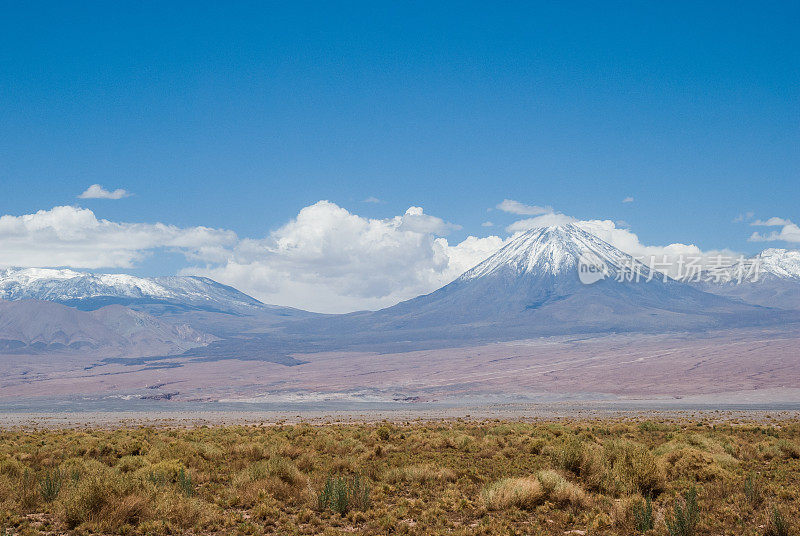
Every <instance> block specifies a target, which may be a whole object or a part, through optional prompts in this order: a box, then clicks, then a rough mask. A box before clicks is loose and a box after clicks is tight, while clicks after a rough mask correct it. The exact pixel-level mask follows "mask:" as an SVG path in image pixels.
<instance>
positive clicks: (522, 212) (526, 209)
mask: <svg viewBox="0 0 800 536" xmlns="http://www.w3.org/2000/svg"><path fill="white" fill-rule="evenodd" d="M496 208H498V209H500V210H502V211H503V212H508V213H509V214H517V215H519V216H538V215H539V214H548V213H550V212H553V208H552V207H539V206H536V205H526V204H524V203H520V202H519V201H514V200H513V199H504V200H503V202H502V203H499V204H498V205H497V207H496Z"/></svg>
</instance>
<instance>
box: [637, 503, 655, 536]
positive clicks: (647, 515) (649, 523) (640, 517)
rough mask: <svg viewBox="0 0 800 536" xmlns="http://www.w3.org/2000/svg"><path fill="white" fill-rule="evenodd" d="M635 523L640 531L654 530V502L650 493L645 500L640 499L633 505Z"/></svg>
mask: <svg viewBox="0 0 800 536" xmlns="http://www.w3.org/2000/svg"><path fill="white" fill-rule="evenodd" d="M633 525H634V527H635V528H636V530H637V531H639V532H647V531H648V530H653V526H654V525H655V523H654V522H653V502H652V501H651V500H650V495H648V496H647V497H645V500H644V501H639V502H638V503H636V504H634V505H633Z"/></svg>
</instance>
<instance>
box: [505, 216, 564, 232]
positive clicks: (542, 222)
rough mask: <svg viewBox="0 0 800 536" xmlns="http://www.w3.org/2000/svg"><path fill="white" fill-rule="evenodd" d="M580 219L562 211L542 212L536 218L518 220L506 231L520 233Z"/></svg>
mask: <svg viewBox="0 0 800 536" xmlns="http://www.w3.org/2000/svg"><path fill="white" fill-rule="evenodd" d="M576 221H578V220H577V219H575V218H573V217H572V216H567V215H566V214H560V213H550V214H542V215H541V216H536V217H535V218H526V219H524V220H517V221H515V222H514V223H512V224H511V225H509V226H508V227H506V231H508V232H509V233H520V232H523V231H527V230H529V229H536V228H538V227H551V226H554V225H566V224H568V223H575V222H576Z"/></svg>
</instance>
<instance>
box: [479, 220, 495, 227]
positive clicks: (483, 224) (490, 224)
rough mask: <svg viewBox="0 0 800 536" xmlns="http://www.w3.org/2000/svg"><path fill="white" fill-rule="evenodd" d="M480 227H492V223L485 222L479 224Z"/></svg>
mask: <svg viewBox="0 0 800 536" xmlns="http://www.w3.org/2000/svg"><path fill="white" fill-rule="evenodd" d="M481 227H494V223H492V222H490V221H485V222H483V223H482V224H481Z"/></svg>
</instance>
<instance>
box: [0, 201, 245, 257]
mask: <svg viewBox="0 0 800 536" xmlns="http://www.w3.org/2000/svg"><path fill="white" fill-rule="evenodd" d="M235 242H236V234H235V233H233V232H231V231H224V230H220V229H211V228H208V227H189V228H180V227H176V226H174V225H165V224H163V223H154V224H148V223H117V222H112V221H108V220H98V219H97V218H96V217H95V215H94V213H93V212H92V211H91V210H88V209H84V208H78V207H69V206H62V207H54V208H53V209H51V210H40V211H39V212H36V213H35V214H25V215H22V216H10V215H6V216H1V217H0V266H21V267H47V266H70V267H73V268H91V269H96V268H130V267H132V266H133V265H135V264H136V262H138V261H140V260H141V259H142V258H144V257H145V256H146V255H148V254H149V253H150V252H152V250H155V249H158V248H166V249H172V250H175V251H179V252H182V253H183V254H184V255H186V256H187V258H190V259H197V258H203V259H214V258H216V259H218V260H221V259H222V258H224V253H223V252H224V248H225V247H228V246H230V245H233V244H234V243H235Z"/></svg>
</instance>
